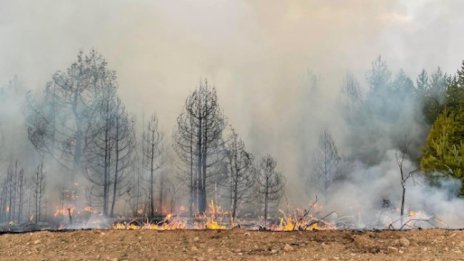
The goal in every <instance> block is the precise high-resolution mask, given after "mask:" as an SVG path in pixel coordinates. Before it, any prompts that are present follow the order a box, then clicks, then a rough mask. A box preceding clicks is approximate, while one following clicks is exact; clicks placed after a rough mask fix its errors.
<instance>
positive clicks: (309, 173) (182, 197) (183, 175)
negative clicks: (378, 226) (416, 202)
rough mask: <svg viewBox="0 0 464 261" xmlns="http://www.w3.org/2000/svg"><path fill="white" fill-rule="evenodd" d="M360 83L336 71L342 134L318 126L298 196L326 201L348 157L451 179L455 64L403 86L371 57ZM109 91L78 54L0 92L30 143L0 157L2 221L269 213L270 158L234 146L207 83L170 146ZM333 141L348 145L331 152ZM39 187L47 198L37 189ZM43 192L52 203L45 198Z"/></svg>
mask: <svg viewBox="0 0 464 261" xmlns="http://www.w3.org/2000/svg"><path fill="white" fill-rule="evenodd" d="M366 80H367V81H366V82H367V85H366V86H363V85H362V84H361V83H360V81H358V80H357V79H356V78H355V77H354V76H352V75H347V77H346V79H345V81H344V83H343V86H342V91H341V93H342V98H341V100H340V103H339V107H340V115H341V119H343V125H344V126H345V127H346V131H345V132H343V135H344V137H342V138H341V139H339V143H338V145H337V143H336V139H335V138H334V137H333V136H332V132H331V130H330V126H328V127H326V128H323V129H321V130H320V135H319V137H318V144H317V148H316V150H314V151H313V153H312V154H311V155H302V157H304V158H305V159H306V160H307V162H308V164H309V165H310V167H309V168H307V169H304V170H303V171H302V173H301V175H300V177H301V178H302V180H303V181H304V182H301V183H302V184H304V186H305V189H306V190H307V192H308V194H309V195H311V196H313V195H318V196H321V197H322V198H328V197H329V196H330V194H331V192H332V191H331V190H332V189H333V184H335V183H336V182H338V181H342V180H344V179H346V178H347V176H348V174H349V173H350V172H351V171H352V169H353V165H354V164H355V163H356V162H361V163H362V164H364V165H367V166H373V165H376V164H378V163H379V162H381V161H382V160H383V158H384V157H385V153H386V152H387V151H388V150H399V151H401V152H402V153H403V154H404V155H406V156H407V158H408V159H409V160H411V161H413V162H415V163H417V164H420V166H421V168H422V169H423V170H424V171H425V172H426V173H435V171H439V172H440V173H441V174H442V175H451V176H454V177H458V178H460V179H461V180H462V179H463V175H462V167H463V166H464V163H463V161H462V160H461V159H462V157H463V155H464V154H463V153H464V146H463V145H462V137H461V135H464V130H461V129H462V128H463V127H462V126H463V124H462V122H461V120H462V119H464V112H463V109H462V108H463V106H462V105H464V103H463V101H464V91H463V90H464V65H463V67H462V68H461V70H460V71H458V74H457V75H456V76H453V77H451V76H449V75H446V74H444V73H443V72H442V71H441V70H440V68H438V69H437V70H435V71H434V72H432V73H430V74H428V73H427V72H426V71H423V72H421V73H420V74H419V76H418V77H417V79H416V80H415V81H413V80H411V79H410V78H409V77H408V76H407V75H406V74H405V73H404V72H402V71H400V72H399V73H398V74H396V75H394V76H393V74H392V72H391V71H390V70H389V69H388V67H387V64H386V63H385V61H383V60H382V59H381V58H380V57H379V58H378V59H376V60H375V61H374V62H373V63H372V68H371V70H370V71H369V72H368V73H367V75H366ZM118 88H119V86H118V82H117V75H116V72H115V71H113V70H111V69H109V67H108V64H107V62H106V61H105V59H104V57H102V56H101V55H100V54H98V53H97V52H96V51H90V52H89V53H87V54H85V53H83V52H80V53H79V54H78V55H77V59H76V61H75V62H74V63H73V64H71V65H70V66H69V67H68V68H66V69H65V70H64V71H58V72H56V73H54V74H53V76H52V79H51V80H50V81H49V82H48V83H47V85H46V87H45V89H44V90H43V91H42V92H40V93H38V94H37V93H32V92H26V91H22V92H18V93H17V94H15V96H14V97H16V100H15V99H13V98H12V97H13V96H12V95H11V92H12V91H11V88H10V87H8V88H2V89H0V91H1V93H0V94H1V95H0V98H2V99H3V101H4V104H8V103H7V101H8V100H14V101H16V103H18V104H20V106H19V107H20V108H19V109H16V110H14V112H13V113H11V112H10V114H11V115H14V116H10V118H8V117H5V116H4V115H3V116H2V122H1V124H2V125H0V126H3V127H4V126H5V125H8V124H9V122H10V123H11V122H16V121H17V120H18V119H17V118H18V117H17V116H18V115H25V117H24V118H25V120H22V121H21V122H22V123H21V124H23V126H24V125H25V126H26V131H25V133H24V136H22V133H21V132H18V136H19V137H21V138H22V139H26V137H27V140H28V145H27V146H31V145H32V147H33V148H34V152H33V153H32V152H30V150H29V149H28V147H27V146H26V148H25V149H23V150H21V152H24V151H27V153H26V154H27V156H25V155H23V154H21V153H17V154H15V155H14V156H9V157H8V158H5V159H4V161H5V162H7V163H8V166H7V169H6V171H5V172H4V173H5V174H4V175H2V180H3V183H2V184H0V185H1V193H2V194H1V197H0V207H1V210H0V220H1V221H2V222H5V221H8V222H9V221H14V222H18V223H21V222H24V221H26V220H30V221H34V222H39V221H40V220H42V219H44V218H45V216H46V215H47V212H49V213H48V215H49V214H50V211H49V210H48V209H52V210H53V208H54V207H56V206H60V207H69V208H70V207H78V206H79V205H80V206H86V207H90V208H92V209H96V210H97V211H98V212H99V213H101V214H103V215H104V216H107V217H115V216H116V215H130V216H139V217H146V218H154V217H156V216H157V215H162V214H166V213H168V212H182V211H185V213H187V215H190V216H194V215H197V214H201V213H204V212H205V211H207V207H208V204H209V202H210V201H211V200H214V201H215V202H216V203H218V204H220V205H222V206H223V208H226V210H227V211H230V213H231V218H232V219H236V218H238V217H259V216H262V217H263V218H264V221H265V222H266V221H267V220H268V217H269V216H270V215H272V214H273V213H276V211H277V210H278V205H279V203H280V201H281V199H282V197H283V196H284V190H285V184H286V181H285V178H284V175H283V174H282V173H281V172H279V171H278V167H277V160H276V159H275V158H274V157H273V156H271V155H264V156H262V157H256V156H255V155H254V154H253V153H252V152H250V151H249V150H248V149H247V148H246V146H245V143H244V142H243V140H242V139H241V138H240V135H239V134H238V133H237V132H236V130H235V129H234V128H233V127H232V126H230V124H228V122H227V120H226V119H227V117H225V112H224V111H223V110H222V108H221V106H220V102H219V99H218V97H217V94H216V89H215V88H214V87H213V86H211V84H210V83H209V82H208V81H207V80H202V81H201V82H200V83H199V85H198V86H197V87H196V88H195V89H194V90H193V92H192V93H190V95H188V97H187V98H186V99H185V103H184V106H183V108H180V110H179V116H178V117H177V124H176V126H175V128H174V131H173V133H172V137H171V138H170V139H167V138H166V136H165V134H164V133H162V131H161V130H160V128H159V122H158V117H157V116H156V114H155V113H154V112H153V113H152V114H151V115H150V117H149V118H148V119H144V118H143V119H140V118H137V117H136V116H134V115H132V114H131V113H130V112H129V110H128V109H126V107H125V105H124V103H123V101H122V100H121V99H120V98H119V96H118ZM18 97H20V98H18ZM10 107H11V106H10V105H5V106H4V107H2V110H4V111H7V110H11V108H10ZM18 112H21V114H18ZM15 117H16V119H12V118H15ZM15 120H16V121H15ZM15 126H16V125H15ZM429 130H430V132H429ZM2 132H3V133H2V140H1V141H2V147H4V148H7V147H6V145H5V144H6V143H8V142H5V139H8V137H5V136H4V133H13V132H14V130H11V129H10V130H8V131H5V129H4V128H2ZM301 138H304V137H301ZM15 141H16V140H15ZM10 143H11V142H10ZM340 146H342V147H343V148H348V150H345V151H344V153H343V155H341V153H340V151H339V149H338V147H340ZM10 147H11V146H10ZM31 154H33V155H31ZM29 162H34V164H36V165H35V166H34V167H29V170H26V171H25V169H24V168H22V167H21V164H24V163H29ZM29 165H31V164H30V163H29ZM49 181H53V182H54V186H53V189H54V190H57V189H56V188H58V190H59V192H58V193H56V191H48V190H51V188H50V186H49V185H48V184H49ZM55 184H60V185H59V186H55ZM46 192H49V193H46ZM52 192H55V194H57V195H58V197H59V198H48V199H47V198H46V196H47V195H50V194H52ZM47 202H52V204H54V206H49V204H48V203H47ZM182 207H184V208H182Z"/></svg>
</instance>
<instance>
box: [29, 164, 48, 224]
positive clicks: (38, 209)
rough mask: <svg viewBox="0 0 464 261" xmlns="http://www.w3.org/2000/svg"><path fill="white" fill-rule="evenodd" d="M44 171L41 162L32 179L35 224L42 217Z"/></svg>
mask: <svg viewBox="0 0 464 261" xmlns="http://www.w3.org/2000/svg"><path fill="white" fill-rule="evenodd" d="M45 184H46V183H45V172H44V170H43V163H40V164H39V165H38V166H37V168H36V170H35V173H34V176H33V179H32V185H33V193H34V194H33V197H34V222H35V223H36V224H37V223H38V222H39V221H41V218H42V208H44V202H43V198H44V195H45Z"/></svg>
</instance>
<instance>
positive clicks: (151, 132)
mask: <svg viewBox="0 0 464 261" xmlns="http://www.w3.org/2000/svg"><path fill="white" fill-rule="evenodd" d="M162 142H163V135H162V134H161V133H160V131H159V129H158V118H157V117H156V115H154V114H153V115H152V116H151V117H150V119H149V121H148V125H147V127H146V128H145V130H144V132H143V134H142V150H143V166H144V167H145V169H147V170H148V179H147V183H148V216H149V217H150V218H153V217H154V216H155V181H156V180H155V172H156V171H157V170H159V169H160V168H161V166H162V154H163V147H162Z"/></svg>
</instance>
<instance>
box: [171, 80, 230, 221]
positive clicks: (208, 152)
mask: <svg viewBox="0 0 464 261" xmlns="http://www.w3.org/2000/svg"><path fill="white" fill-rule="evenodd" d="M223 130H224V116H223V114H222V110H221V108H220V107H219V103H218V99H217V95H216V89H215V88H210V87H209V86H208V82H207V81H206V80H205V81H204V82H201V83H200V86H199V87H198V88H197V89H196V90H195V91H194V92H193V93H192V94H191V95H190V96H189V97H188V98H187V100H186V102H185V112H183V113H182V114H181V115H180V116H179V118H178V121H177V131H176V133H175V138H174V139H175V141H176V144H175V149H176V152H177V154H178V155H179V157H180V159H181V160H182V161H183V163H184V166H187V169H188V170H187V176H188V180H189V182H187V184H188V186H189V190H190V192H191V195H190V209H191V213H192V214H193V206H194V204H195V201H196V204H197V207H198V212H199V213H204V212H205V211H206V207H207V186H208V181H209V179H210V177H211V176H213V175H214V174H215V172H214V171H211V170H212V169H213V168H214V167H215V165H216V163H217V162H219V161H220V160H221V159H222V158H223V156H222V155H223V154H224V153H223V143H224V142H223V140H222V132H223ZM221 154H222V155H221ZM221 157H222V158H221Z"/></svg>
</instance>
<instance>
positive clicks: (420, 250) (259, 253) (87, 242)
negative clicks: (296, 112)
mask: <svg viewBox="0 0 464 261" xmlns="http://www.w3.org/2000/svg"><path fill="white" fill-rule="evenodd" d="M0 259H1V260H398V259H404V260H406V259H407V260H464V231H457V230H414V231H403V232H399V231H382V232H356V231H308V232H258V231H244V230H239V229H237V230H227V231H188V230H181V231H147V230H143V231H142V230H138V231H127V230H122V231H118V230H92V231H74V232H48V231H45V232H34V233H23V234H3V235H0Z"/></svg>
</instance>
